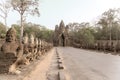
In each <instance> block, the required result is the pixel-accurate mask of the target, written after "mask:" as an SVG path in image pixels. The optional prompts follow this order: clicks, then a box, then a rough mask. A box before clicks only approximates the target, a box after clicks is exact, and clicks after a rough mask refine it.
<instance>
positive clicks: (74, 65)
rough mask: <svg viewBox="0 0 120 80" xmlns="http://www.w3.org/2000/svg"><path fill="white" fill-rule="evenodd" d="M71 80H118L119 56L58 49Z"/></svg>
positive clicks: (67, 48) (119, 77)
mask: <svg viewBox="0 0 120 80" xmlns="http://www.w3.org/2000/svg"><path fill="white" fill-rule="evenodd" d="M58 52H59V53H60V54H61V55H62V57H63V61H64V65H65V67H66V69H65V70H66V72H68V73H69V75H70V76H71V80H120V56H118V55H111V54H104V53H102V52H96V51H90V50H83V49H76V48H72V47H65V48H62V47H59V48H58Z"/></svg>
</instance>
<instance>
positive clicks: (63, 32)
mask: <svg viewBox="0 0 120 80" xmlns="http://www.w3.org/2000/svg"><path fill="white" fill-rule="evenodd" d="M68 29H69V27H68V26H66V27H65V24H64V22H63V20H62V21H61V22H60V24H59V26H58V25H56V26H55V32H54V37H53V38H54V39H53V43H54V46H67V45H68V42H69V41H68V37H69V35H68Z"/></svg>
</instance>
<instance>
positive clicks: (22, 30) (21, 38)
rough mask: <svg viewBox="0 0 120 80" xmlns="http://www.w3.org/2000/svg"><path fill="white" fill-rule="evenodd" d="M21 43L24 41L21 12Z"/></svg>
mask: <svg viewBox="0 0 120 80" xmlns="http://www.w3.org/2000/svg"><path fill="white" fill-rule="evenodd" d="M20 31H21V32H20V43H22V40H23V15H22V14H21V30H20Z"/></svg>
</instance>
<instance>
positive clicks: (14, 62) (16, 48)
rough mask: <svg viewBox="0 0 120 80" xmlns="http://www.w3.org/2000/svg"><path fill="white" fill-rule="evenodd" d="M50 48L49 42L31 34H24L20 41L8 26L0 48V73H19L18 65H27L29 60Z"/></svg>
mask: <svg viewBox="0 0 120 80" xmlns="http://www.w3.org/2000/svg"><path fill="white" fill-rule="evenodd" d="M51 48H52V44H51V43H47V42H45V41H44V40H40V39H38V38H34V36H33V35H32V34H31V35H30V37H28V35H27V34H26V35H24V37H23V41H22V43H20V42H19V41H18V40H17V38H16V30H15V29H14V27H12V28H10V29H9V30H8V31H7V33H6V39H5V42H4V43H3V45H2V47H1V50H0V73H14V74H19V73H20V71H19V70H17V68H18V67H19V65H23V64H24V65H28V64H30V62H31V61H34V60H35V59H39V58H40V57H41V56H42V55H44V54H45V53H46V52H47V51H49V50H50V49H51Z"/></svg>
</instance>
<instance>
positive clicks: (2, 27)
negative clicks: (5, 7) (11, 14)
mask: <svg viewBox="0 0 120 80" xmlns="http://www.w3.org/2000/svg"><path fill="white" fill-rule="evenodd" d="M5 33H6V28H5V25H4V24H3V23H1V22H0V38H5Z"/></svg>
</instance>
